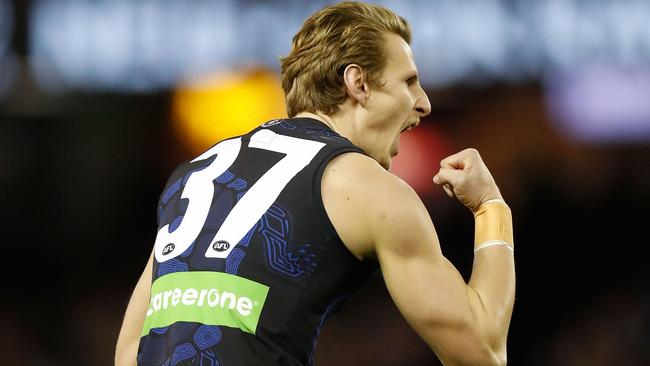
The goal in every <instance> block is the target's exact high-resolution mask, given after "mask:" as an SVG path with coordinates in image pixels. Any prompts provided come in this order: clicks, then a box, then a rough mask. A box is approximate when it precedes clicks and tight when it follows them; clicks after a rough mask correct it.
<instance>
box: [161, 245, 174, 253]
mask: <svg viewBox="0 0 650 366" xmlns="http://www.w3.org/2000/svg"><path fill="white" fill-rule="evenodd" d="M174 248H176V246H175V245H174V243H169V244H167V245H165V247H164V248H163V251H162V254H163V255H167V254H169V253H171V252H173V251H174Z"/></svg>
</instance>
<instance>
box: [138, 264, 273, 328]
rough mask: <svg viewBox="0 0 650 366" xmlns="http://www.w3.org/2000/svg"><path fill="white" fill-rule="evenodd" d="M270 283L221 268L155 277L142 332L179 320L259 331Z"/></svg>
mask: <svg viewBox="0 0 650 366" xmlns="http://www.w3.org/2000/svg"><path fill="white" fill-rule="evenodd" d="M268 292H269V288H268V286H265V285H262V284H260V283H257V282H255V281H251V280H249V279H246V278H242V277H238V276H235V275H231V274H228V273H221V272H175V273H170V274H167V275H164V276H162V277H160V278H158V279H157V280H156V281H154V283H153V285H152V287H151V301H150V302H149V309H148V310H147V316H146V318H145V321H144V328H143V329H142V335H141V336H145V335H147V334H149V331H150V330H151V328H158V327H166V326H168V325H171V324H173V323H175V322H179V321H184V322H196V323H201V324H206V325H224V326H227V327H233V328H239V329H241V330H243V331H244V332H248V333H251V334H255V331H256V330H257V323H258V322H259V320H260V313H261V312H262V308H263V307H264V302H265V301H266V295H267V294H268Z"/></svg>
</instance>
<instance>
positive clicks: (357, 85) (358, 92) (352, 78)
mask: <svg viewBox="0 0 650 366" xmlns="http://www.w3.org/2000/svg"><path fill="white" fill-rule="evenodd" d="M343 80H344V81H345V89H346V91H347V93H348V95H349V96H351V97H352V98H353V99H354V100H356V101H357V102H358V103H359V104H361V105H362V106H365V105H366V102H367V101H368V96H369V95H370V89H369V87H368V82H367V80H366V73H365V72H364V71H363V69H362V68H361V66H359V65H357V64H349V65H348V66H346V67H345V71H343Z"/></svg>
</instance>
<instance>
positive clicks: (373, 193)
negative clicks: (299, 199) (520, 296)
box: [322, 150, 515, 365]
mask: <svg viewBox="0 0 650 366" xmlns="http://www.w3.org/2000/svg"><path fill="white" fill-rule="evenodd" d="M442 166H443V167H444V169H441V174H440V173H439V174H438V175H437V176H436V183H437V184H445V185H447V189H446V190H448V191H449V192H448V193H451V195H455V196H456V197H458V198H459V199H460V200H461V201H462V202H463V203H466V202H469V203H473V204H474V205H473V206H471V207H470V209H471V210H473V211H474V212H477V213H479V212H480V210H483V211H485V210H486V209H488V211H489V212H488V214H489V215H488V216H489V218H490V220H488V221H489V222H490V223H489V225H488V226H490V227H491V228H492V229H489V228H487V227H481V225H483V226H485V224H483V222H484V221H486V220H485V217H486V216H485V215H483V214H481V215H479V216H478V218H477V222H478V223H479V226H478V227H477V235H479V234H480V235H479V236H481V235H483V236H481V237H480V238H479V240H481V242H480V243H476V244H477V245H482V244H484V243H485V240H483V239H484V238H485V235H487V236H488V237H490V235H495V234H494V233H496V232H497V231H498V230H493V228H494V225H493V224H494V222H495V220H496V221H498V224H499V225H501V224H503V225H501V226H499V228H500V229H507V228H506V226H507V225H509V224H510V221H509V217H501V216H503V215H504V214H505V212H506V210H507V209H506V206H503V205H499V204H498V203H497V204H491V203H488V205H489V206H490V207H488V206H486V205H484V206H482V204H483V202H485V201H488V200H491V199H498V198H500V194H499V191H498V188H496V185H495V184H494V181H493V180H492V177H491V176H490V175H489V171H488V170H487V168H485V165H484V164H483V162H482V161H481V159H480V156H479V155H478V153H477V152H476V151H475V150H465V151H463V152H461V153H459V154H457V155H456V156H452V157H450V158H448V159H446V160H443V164H442ZM322 191H323V201H324V203H325V207H326V209H327V212H328V215H329V216H330V219H331V220H332V223H333V224H334V227H335V228H336V229H337V231H338V233H339V235H340V236H341V238H342V240H343V241H344V243H345V244H346V245H347V246H348V248H350V250H351V251H352V252H353V253H354V254H355V255H356V256H357V257H359V258H362V257H368V256H374V257H376V258H377V259H378V260H379V263H380V265H381V269H382V272H383V276H384V281H385V282H386V286H387V288H388V290H389V292H390V294H391V296H392V298H393V300H394V301H395V304H396V305H397V307H398V309H399V310H400V311H401V313H402V314H403V315H404V317H405V318H406V320H407V321H408V322H409V324H410V325H411V326H412V327H413V329H415V331H416V332H418V334H420V336H421V337H422V338H423V339H424V340H425V341H426V342H427V344H429V346H430V347H431V348H432V349H433V350H434V352H435V353H436V354H437V355H438V357H439V358H440V359H441V360H442V362H443V363H444V364H445V365H502V364H505V363H506V337H507V333H508V327H509V323H510V316H511V313H512V305H513V301H514V289H515V275H514V259H513V252H512V250H511V247H508V246H506V244H503V243H502V242H498V243H499V245H492V246H487V247H485V248H484V249H481V250H478V251H477V252H476V254H475V257H474V268H473V271H472V276H471V279H470V281H469V283H465V281H464V280H463V278H462V276H461V275H460V273H459V272H458V271H457V270H456V268H455V267H454V266H453V265H452V264H451V263H450V262H449V261H448V260H447V259H446V258H445V257H444V256H443V255H442V252H441V250H440V245H439V242H438V237H437V234H436V232H435V228H434V226H433V224H432V222H431V219H430V217H429V215H428V212H427V210H426V209H425V207H424V205H423V204H422V202H421V200H420V199H419V197H418V196H417V194H416V193H415V192H414V191H413V190H412V189H411V188H410V187H409V186H408V185H407V184H405V183H404V182H402V181H401V180H399V179H398V178H397V177H395V176H393V175H391V174H389V173H387V172H386V171H384V170H383V169H381V167H379V166H378V165H377V164H375V163H374V161H371V160H370V159H369V158H367V157H365V156H362V155H359V154H345V155H343V156H341V157H339V158H337V159H335V160H334V161H333V162H332V163H330V165H329V166H328V167H327V169H326V173H325V175H324V177H323V184H322ZM497 206H498V207H497ZM495 207H497V211H498V212H497V213H496V214H495V211H494V208H495ZM507 214H508V215H509V211H507ZM501 219H503V220H501ZM499 220H501V221H503V222H501V221H499ZM510 225H511V224H510ZM507 232H509V233H510V237H504V236H503V235H502V234H504V233H506V234H505V235H506V236H507ZM484 234H485V235H484ZM498 235H500V236H499V237H496V236H495V237H494V238H489V239H488V240H503V242H507V243H508V245H512V230H511V228H510V230H509V231H508V230H501V231H500V233H499V234H498ZM490 243H496V242H490Z"/></svg>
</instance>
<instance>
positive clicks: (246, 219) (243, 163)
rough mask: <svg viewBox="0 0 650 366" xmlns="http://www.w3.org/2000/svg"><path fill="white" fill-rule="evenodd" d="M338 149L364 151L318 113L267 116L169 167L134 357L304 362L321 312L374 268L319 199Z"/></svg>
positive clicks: (151, 361) (150, 361) (148, 361)
mask: <svg viewBox="0 0 650 366" xmlns="http://www.w3.org/2000/svg"><path fill="white" fill-rule="evenodd" d="M345 152H359V153H362V151H361V149H359V148H358V147H356V146H354V145H353V144H352V143H351V142H350V141H348V140H347V139H345V138H343V137H341V136H340V135H338V134H336V133H335V132H333V131H332V130H331V129H329V128H328V127H327V126H326V125H324V124H323V123H321V122H319V121H316V120H313V119H308V118H294V119H285V120H273V121H270V122H267V123H265V124H263V125H261V126H260V127H258V128H257V129H255V130H253V131H251V132H250V133H249V134H247V135H244V136H240V137H236V138H232V139H228V140H224V141H222V142H220V143H218V144H217V145H215V146H213V147H212V148H210V149H209V150H208V151H206V152H205V153H203V154H202V155H200V156H199V157H197V158H195V159H193V160H192V161H189V162H187V163H184V164H181V165H180V166H179V167H178V168H177V169H176V171H175V172H174V173H173V174H172V175H171V177H170V179H169V182H168V183H167V186H166V187H165V190H164V192H163V194H162V195H161V197H160V204H159V208H158V223H159V231H158V235H157V237H156V242H155V245H154V253H155V255H154V265H153V279H152V287H151V301H150V304H149V308H148V311H147V315H146V318H145V325H144V328H143V330H142V338H141V340H140V347H139V351H138V364H140V365H178V364H188V365H226V366H228V365H306V364H311V362H312V358H313V349H314V346H315V342H316V338H317V336H318V332H319V329H320V327H321V326H322V323H323V320H324V319H325V318H326V317H327V316H329V315H330V314H331V313H332V312H333V311H335V310H336V309H337V308H338V307H340V305H341V304H342V303H344V302H345V301H346V300H347V299H348V298H349V297H350V296H351V295H352V294H353V293H354V292H356V291H357V290H358V288H359V287H360V285H361V284H362V283H363V281H365V279H366V278H367V277H368V275H369V273H370V272H371V271H372V270H374V269H375V268H376V265H375V264H374V263H365V262H361V261H359V260H357V259H356V258H355V257H354V256H353V255H352V254H351V253H350V252H349V251H348V250H347V248H346V247H345V246H344V244H343V243H342V242H341V240H340V238H339V237H338V235H337V234H336V231H335V230H334V228H333V227H332V224H331V222H330V220H329V218H328V217H327V214H326V212H325V209H324V207H323V203H322V199H321V196H320V181H321V177H322V174H323V170H324V168H325V166H326V165H327V163H328V162H329V161H330V160H331V159H333V158H334V157H336V156H337V155H339V154H342V153H345Z"/></svg>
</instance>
